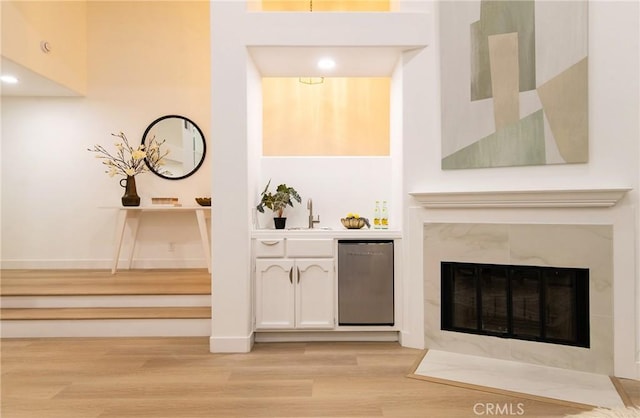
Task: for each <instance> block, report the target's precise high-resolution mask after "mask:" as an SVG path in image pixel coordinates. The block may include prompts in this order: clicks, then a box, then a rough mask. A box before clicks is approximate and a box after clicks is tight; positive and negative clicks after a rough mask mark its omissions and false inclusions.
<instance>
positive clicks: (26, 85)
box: [0, 57, 79, 96]
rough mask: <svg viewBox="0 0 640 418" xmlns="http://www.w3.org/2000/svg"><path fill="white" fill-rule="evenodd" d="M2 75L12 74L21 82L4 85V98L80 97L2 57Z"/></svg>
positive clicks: (2, 91)
mask: <svg viewBox="0 0 640 418" xmlns="http://www.w3.org/2000/svg"><path fill="white" fill-rule="evenodd" d="M0 69H1V70H2V74H3V75H5V74H11V75H13V76H15V77H16V78H17V79H18V80H19V82H18V83H17V84H7V83H2V85H1V86H0V93H1V95H2V96H79V94H78V93H76V92H74V91H73V90H71V89H69V88H67V87H64V86H62V85H60V84H58V83H56V82H53V81H51V80H49V79H48V78H46V77H43V76H41V75H40V74H38V73H36V72H33V71H31V70H29V69H28V68H26V67H23V66H21V65H19V64H16V63H15V62H13V61H11V60H9V59H7V58H5V57H2V62H1V67H0Z"/></svg>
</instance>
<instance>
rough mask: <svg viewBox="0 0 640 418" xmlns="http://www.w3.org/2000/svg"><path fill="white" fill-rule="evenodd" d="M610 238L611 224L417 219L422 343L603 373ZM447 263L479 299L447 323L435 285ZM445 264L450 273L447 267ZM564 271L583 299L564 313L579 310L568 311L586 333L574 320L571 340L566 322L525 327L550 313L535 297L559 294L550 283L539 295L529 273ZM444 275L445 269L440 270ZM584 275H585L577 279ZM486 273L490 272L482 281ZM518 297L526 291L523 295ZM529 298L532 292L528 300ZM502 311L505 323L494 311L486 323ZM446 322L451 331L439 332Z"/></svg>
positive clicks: (609, 334) (609, 344) (609, 323)
mask: <svg viewBox="0 0 640 418" xmlns="http://www.w3.org/2000/svg"><path fill="white" fill-rule="evenodd" d="M612 238H613V234H612V228H611V226H609V225H586V224H542V223H540V224H520V223H509V224H499V223H451V222H443V223H425V224H424V226H423V239H424V245H423V251H424V252H423V254H424V258H423V262H424V274H425V276H424V279H425V280H424V306H425V308H424V321H425V322H424V323H425V331H424V336H425V345H426V347H427V348H430V349H434V350H441V351H450V352H457V353H461V354H471V355H478V356H485V357H492V358H496V359H503V360H511V361H519V362H526V363H532V364H540V365H546V366H552V367H560V368H567V369H573V370H581V371H586V372H593V373H601V374H611V373H612V370H613V338H614V335H613V297H612V296H613V295H612V292H611V291H612V288H613V247H612ZM448 262H455V263H460V265H455V266H456V267H462V269H458V276H460V277H461V278H462V277H464V278H467V276H471V277H474V278H473V279H470V281H471V282H472V283H471V284H467V285H466V286H467V287H470V289H467V292H466V293H467V295H468V296H467V298H474V300H475V301H480V304H476V305H474V307H472V308H471V309H467V311H470V312H471V313H469V312H467V313H466V314H465V315H466V316H459V317H458V320H459V321H458V320H454V321H450V322H449V323H447V319H446V318H445V317H443V314H444V315H446V312H447V309H449V310H451V308H443V304H446V303H447V301H446V300H444V299H443V298H442V295H443V290H444V289H443V286H451V284H450V283H447V280H444V282H443V277H442V266H443V263H448ZM467 266H473V269H474V270H473V271H466V270H464V268H465V267H467ZM451 268H452V269H453V270H454V271H456V269H454V268H453V265H452V266H451ZM546 268H549V269H551V270H546ZM564 268H568V269H572V270H571V271H573V273H571V274H573V275H574V276H573V278H572V279H571V280H569V281H575V282H578V283H581V284H578V287H579V289H573V290H572V292H573V294H574V295H576V300H577V299H582V300H583V302H584V303H582V307H579V306H576V307H574V308H572V310H573V309H577V310H578V311H579V312H580V311H581V313H576V315H577V316H578V317H579V318H582V319H584V320H585V321H586V324H588V330H587V329H586V327H585V325H586V324H585V323H582V325H580V324H575V334H576V338H573V337H568V336H567V335H563V334H571V332H569V329H568V328H566V327H565V328H561V327H556V328H550V329H547V330H545V337H544V338H543V337H542V336H541V335H542V334H541V332H540V331H539V329H538V328H537V327H538V325H532V324H534V323H535V322H534V321H533V319H535V317H536V316H537V317H538V319H539V318H540V317H544V316H548V317H549V319H551V318H550V316H551V315H552V313H549V314H546V313H544V310H543V311H542V312H543V313H540V312H541V308H540V300H541V298H542V297H544V298H548V297H551V298H558V297H561V294H562V293H563V291H561V290H559V289H555V288H553V289H552V290H551V291H550V292H549V291H546V292H545V293H549V295H545V296H541V292H540V291H539V288H540V287H541V286H543V285H544V283H543V281H542V279H540V278H537V277H539V276H542V275H547V276H550V275H555V274H556V273H557V274H558V275H567V273H566V272H567V271H566V270H563V269H564ZM445 270H446V269H445ZM478 270H479V272H478ZM585 270H586V271H585ZM446 273H447V272H446V271H445V275H446ZM512 273H513V274H515V276H516V278H515V279H513V278H512V277H511V275H512ZM586 274H588V280H586V281H585V278H584V276H585V275H586ZM487 275H493V277H492V278H491V280H484V283H483V279H486V277H487ZM581 276H582V277H581ZM514 280H515V282H514ZM565 280H568V279H565ZM510 281H511V285H510V286H511V290H509V282H510ZM547 281H548V279H547ZM478 282H480V287H481V288H482V285H484V287H485V288H486V289H485V290H486V291H487V293H486V294H484V293H483V292H481V293H480V295H478V285H477V284H476V283H478ZM462 286H465V285H462ZM502 286H504V287H502ZM547 287H548V286H547ZM459 290H460V289H459ZM480 290H482V289H480ZM534 290H535V291H534ZM547 290H549V289H547ZM509 292H511V293H512V295H511V304H512V306H511V308H509V306H508V304H509V303H510V302H509V299H510V295H509ZM500 293H502V294H503V295H505V294H506V299H505V298H497V297H496V298H494V297H492V296H493V295H497V294H500ZM514 293H515V295H514ZM445 294H446V291H445ZM521 295H526V296H527V298H526V299H525V298H524V297H522V296H521ZM533 295H537V296H536V297H535V298H533V297H532V296H533ZM513 296H515V298H516V299H515V300H514V299H513ZM482 299H484V301H483V300H482ZM525 300H526V302H525ZM466 303H467V304H469V303H470V302H469V301H467V302H466ZM543 303H544V302H543ZM525 304H526V306H525ZM563 304H564V302H563ZM478 305H479V306H480V307H484V308H485V311H486V312H485V313H484V317H485V323H484V325H483V323H482V318H483V312H482V311H480V312H478ZM576 305H579V303H576ZM460 309H461V310H462V308H460ZM509 309H511V311H512V313H513V312H514V311H515V313H516V314H517V315H516V316H515V318H512V319H511V321H512V322H511V325H509V319H508V318H507V319H500V318H499V316H498V315H494V316H495V317H494V318H491V320H489V317H491V315H492V312H495V313H498V312H500V311H501V310H502V311H506V312H507V313H508V311H509ZM518 312H519V313H520V314H519V315H518ZM523 312H524V313H523ZM556 314H557V312H553V315H556ZM514 319H515V320H516V321H515V322H514ZM478 320H480V325H478ZM547 322H549V321H547ZM443 323H444V324H445V327H443ZM447 326H449V328H454V329H447ZM534 329H535V331H534ZM453 331H455V332H453ZM587 331H588V332H587ZM587 334H588V335H587ZM515 336H518V337H517V338H516V337H515Z"/></svg>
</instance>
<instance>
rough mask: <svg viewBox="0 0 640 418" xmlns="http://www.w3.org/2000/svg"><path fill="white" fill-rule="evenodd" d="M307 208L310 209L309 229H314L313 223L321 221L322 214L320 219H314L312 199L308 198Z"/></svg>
mask: <svg viewBox="0 0 640 418" xmlns="http://www.w3.org/2000/svg"><path fill="white" fill-rule="evenodd" d="M307 209H309V229H313V224H318V223H320V215H318V219H313V201H312V200H311V199H309V200H307Z"/></svg>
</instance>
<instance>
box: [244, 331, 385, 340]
mask: <svg viewBox="0 0 640 418" xmlns="http://www.w3.org/2000/svg"><path fill="white" fill-rule="evenodd" d="M255 340H256V342H259V343H266V342H304V341H335V342H339V341H398V332H397V331H324V332H322V331H320V332H317V331H294V332H277V331H276V332H271V331H269V332H256V333H255Z"/></svg>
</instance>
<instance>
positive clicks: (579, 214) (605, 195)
mask: <svg viewBox="0 0 640 418" xmlns="http://www.w3.org/2000/svg"><path fill="white" fill-rule="evenodd" d="M629 190H630V189H629V188H628V187H616V188H608V189H603V188H595V189H594V188H591V189H536V190H509V191H466V192H460V191H453V192H442V191H427V192H412V193H410V194H411V196H412V199H413V201H414V202H415V203H416V204H417V205H416V206H415V207H412V208H410V209H409V217H408V222H409V227H408V231H409V234H408V236H407V240H408V242H409V246H408V247H409V248H410V250H409V259H410V260H415V262H414V263H413V264H412V266H414V267H413V268H414V269H415V271H419V272H420V273H422V274H423V280H422V281H421V283H420V284H419V285H418V284H416V285H415V286H412V285H410V286H409V287H410V289H409V290H408V292H407V294H408V295H410V297H413V295H418V294H421V295H422V298H423V299H422V304H421V305H420V306H422V307H423V311H422V314H423V315H422V323H418V322H417V321H416V322H415V323H414V322H409V323H408V324H407V326H408V327H410V328H409V329H410V330H411V331H412V332H413V330H416V331H422V335H423V336H424V340H423V341H424V347H425V348H428V349H434V350H440V351H447V352H453V353H461V354H471V355H476V356H483V357H489V358H495V359H504V360H510V361H515V362H523V363H530V364H539V365H545V366H552V367H559V368H565V369H571V370H580V371H585V372H591V373H599V374H608V375H615V376H618V377H630V378H637V376H638V375H640V363H638V362H637V356H638V353H639V352H638V351H637V350H638V340H637V338H639V334H638V331H637V323H636V318H637V316H636V315H634V312H637V311H636V305H637V304H636V298H637V289H636V288H635V283H636V282H635V280H634V278H635V277H636V266H635V262H634V257H635V251H636V250H637V249H636V248H637V247H636V243H635V231H636V228H637V224H636V210H637V209H636V208H635V207H634V206H633V205H630V204H628V202H626V198H625V194H626V193H627V192H628V191H629ZM447 261H456V262H464V263H480V264H491V265H515V266H518V265H519V266H542V267H554V266H563V267H570V268H585V269H588V270H589V280H588V281H589V284H588V290H589V295H588V303H589V306H588V310H589V313H588V321H589V345H588V347H583V346H579V345H566V344H550V343H548V342H541V341H535V340H521V339H516V338H496V337H495V336H492V335H481V334H475V333H470V332H451V331H447V330H443V329H442V318H441V315H442V307H441V285H442V281H441V263H442V262H447ZM418 265H419V266H420V267H419V270H418V267H417V266H418ZM411 300H412V301H413V299H411ZM614 301H615V302H614ZM416 306H417V304H416ZM409 318H411V317H409ZM614 318H615V320H614ZM412 336H413V334H412V333H411V334H410V333H405V335H403V338H405V339H407V340H409V338H410V337H412Z"/></svg>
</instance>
